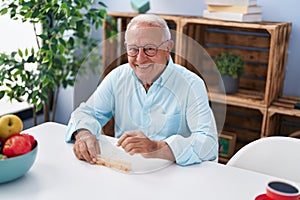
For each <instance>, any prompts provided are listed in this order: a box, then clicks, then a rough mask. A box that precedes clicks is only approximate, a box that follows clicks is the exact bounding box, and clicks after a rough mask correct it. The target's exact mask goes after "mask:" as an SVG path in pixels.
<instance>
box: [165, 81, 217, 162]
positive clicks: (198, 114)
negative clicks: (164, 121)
mask: <svg viewBox="0 0 300 200" xmlns="http://www.w3.org/2000/svg"><path fill="white" fill-rule="evenodd" d="M186 120H187V124H188V128H189V129H190V131H191V134H190V136H188V137H183V136H182V135H181V134H177V135H172V136H170V137H168V138H167V139H166V140H165V141H166V142H167V144H168V145H169V147H170V148H171V150H172V152H173V154H174V156H175V159H176V163H177V164H179V165H183V166H184V165H191V164H195V163H201V162H203V161H208V160H216V159H217V157H218V133H217V128H216V124H215V119H214V115H213V113H212V111H211V109H210V106H209V103H208V96H207V93H206V88H205V85H204V82H203V81H202V80H201V82H197V83H196V84H193V85H192V86H191V88H190V92H189V96H188V101H187V104H186Z"/></svg>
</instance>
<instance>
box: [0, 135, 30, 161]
mask: <svg viewBox="0 0 300 200" xmlns="http://www.w3.org/2000/svg"><path fill="white" fill-rule="evenodd" d="M31 149H32V148H31V143H30V141H29V140H28V139H27V138H26V137H23V136H22V135H20V134H17V135H13V136H10V137H9V138H8V139H7V140H6V141H5V143H4V146H3V149H2V153H3V154H4V155H6V156H7V157H15V156H19V155H22V154H25V153H28V152H30V151H31Z"/></svg>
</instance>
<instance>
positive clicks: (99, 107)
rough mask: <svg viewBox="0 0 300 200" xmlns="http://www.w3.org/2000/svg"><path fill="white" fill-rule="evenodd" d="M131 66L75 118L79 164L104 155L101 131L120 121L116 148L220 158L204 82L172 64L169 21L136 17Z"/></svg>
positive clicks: (72, 129) (71, 137)
mask: <svg viewBox="0 0 300 200" xmlns="http://www.w3.org/2000/svg"><path fill="white" fill-rule="evenodd" d="M124 45H125V48H126V53H127V56H128V63H126V64H123V65H121V66H119V67H117V68H115V69H114V70H112V71H111V72H110V73H109V74H108V75H107V76H106V77H105V78H104V79H103V81H102V82H101V84H100V85H99V86H98V87H97V89H96V90H95V92H94V93H93V94H92V96H91V97H90V98H89V99H88V101H87V102H85V103H82V104H81V105H80V106H79V107H78V108H77V109H76V110H75V111H74V112H73V113H72V115H71V118H70V121H69V123H68V129H67V133H66V141H67V142H74V148H73V150H74V153H75V155H76V157H77V158H78V159H80V160H85V161H87V162H90V163H92V164H94V163H95V162H96V158H97V155H98V154H101V152H100V147H99V142H98V140H99V138H100V134H101V129H102V127H103V126H104V125H105V124H106V123H107V122H108V121H109V120H110V119H111V118H112V117H114V119H115V137H116V138H119V139H118V142H117V145H118V146H121V147H122V148H123V149H124V150H125V151H126V152H128V153H129V154H141V155H143V156H144V157H147V158H161V159H167V160H171V161H175V162H176V163H177V164H179V165H190V164H195V163H201V162H203V161H207V160H215V159H216V158H217V156H218V136H217V131H216V125H215V120H214V116H213V114H212V111H211V109H210V106H209V101H208V95H207V91H206V87H205V83H204V81H203V80H202V79H201V78H200V77H199V76H197V75H196V74H194V73H192V72H191V71H189V70H187V69H186V68H185V67H182V66H180V65H177V64H175V63H173V60H172V58H171V56H170V53H171V50H172V49H173V46H174V42H173V41H172V40H171V34H170V30H169V28H168V26H167V23H166V22H165V20H163V19H162V18H160V17H159V16H157V15H153V14H141V15H138V16H136V17H134V18H133V19H132V20H131V21H130V23H129V24H128V26H127V29H126V32H125V44H124Z"/></svg>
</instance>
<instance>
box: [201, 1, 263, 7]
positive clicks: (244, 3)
mask: <svg viewBox="0 0 300 200" xmlns="http://www.w3.org/2000/svg"><path fill="white" fill-rule="evenodd" d="M205 3H206V4H207V5H219V6H255V5H256V3H257V2H256V0H205Z"/></svg>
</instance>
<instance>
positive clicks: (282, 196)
mask: <svg viewBox="0 0 300 200" xmlns="http://www.w3.org/2000/svg"><path fill="white" fill-rule="evenodd" d="M255 200H300V193H299V190H298V189H297V188H296V187H294V186H293V185H290V184H288V183H284V182H279V181H273V182H270V183H268V185H267V193H266V194H262V195H259V196H257V197H256V198H255Z"/></svg>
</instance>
